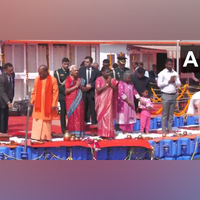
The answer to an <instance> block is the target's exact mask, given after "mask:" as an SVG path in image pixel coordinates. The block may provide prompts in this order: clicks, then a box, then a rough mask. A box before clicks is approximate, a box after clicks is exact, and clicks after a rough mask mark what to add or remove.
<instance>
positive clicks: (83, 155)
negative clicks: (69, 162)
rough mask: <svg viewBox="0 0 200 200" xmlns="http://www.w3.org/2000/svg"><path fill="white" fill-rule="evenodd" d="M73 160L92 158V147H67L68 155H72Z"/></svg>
mask: <svg viewBox="0 0 200 200" xmlns="http://www.w3.org/2000/svg"><path fill="white" fill-rule="evenodd" d="M70 154H72V158H73V160H92V153H91V149H90V148H86V147H71V148H68V149H67V157H69V156H71V155H70Z"/></svg>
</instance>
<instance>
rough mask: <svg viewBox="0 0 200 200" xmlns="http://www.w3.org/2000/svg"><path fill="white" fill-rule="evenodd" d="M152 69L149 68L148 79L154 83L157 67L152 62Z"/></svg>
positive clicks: (156, 76) (156, 77)
mask: <svg viewBox="0 0 200 200" xmlns="http://www.w3.org/2000/svg"><path fill="white" fill-rule="evenodd" d="M152 68H153V70H151V71H150V72H149V79H150V81H151V83H156V82H157V79H158V69H157V65H155V64H153V65H152Z"/></svg>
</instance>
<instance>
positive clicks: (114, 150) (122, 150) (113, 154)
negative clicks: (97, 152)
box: [108, 147, 128, 160]
mask: <svg viewBox="0 0 200 200" xmlns="http://www.w3.org/2000/svg"><path fill="white" fill-rule="evenodd" d="M127 155H128V153H127V147H110V148H108V160H125V158H126V157H127Z"/></svg>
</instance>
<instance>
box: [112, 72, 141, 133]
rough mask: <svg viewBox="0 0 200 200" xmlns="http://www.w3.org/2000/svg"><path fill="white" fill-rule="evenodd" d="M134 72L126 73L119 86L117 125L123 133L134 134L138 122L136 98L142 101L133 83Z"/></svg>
mask: <svg viewBox="0 0 200 200" xmlns="http://www.w3.org/2000/svg"><path fill="white" fill-rule="evenodd" d="M131 79H132V72H131V71H126V72H124V74H123V77H122V81H120V82H119V85H118V103H117V118H116V123H117V124H119V127H120V129H121V131H122V132H123V133H132V132H133V126H134V123H135V122H136V112H135V104H134V96H135V97H136V99H139V100H140V95H139V94H138V92H137V91H136V89H135V87H134V85H133V84H132V83H131Z"/></svg>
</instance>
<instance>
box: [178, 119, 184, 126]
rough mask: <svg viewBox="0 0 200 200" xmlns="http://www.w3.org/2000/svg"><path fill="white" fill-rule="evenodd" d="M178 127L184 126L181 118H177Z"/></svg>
mask: <svg viewBox="0 0 200 200" xmlns="http://www.w3.org/2000/svg"><path fill="white" fill-rule="evenodd" d="M178 119H179V127H181V126H183V125H184V120H183V117H179V118H178Z"/></svg>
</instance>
